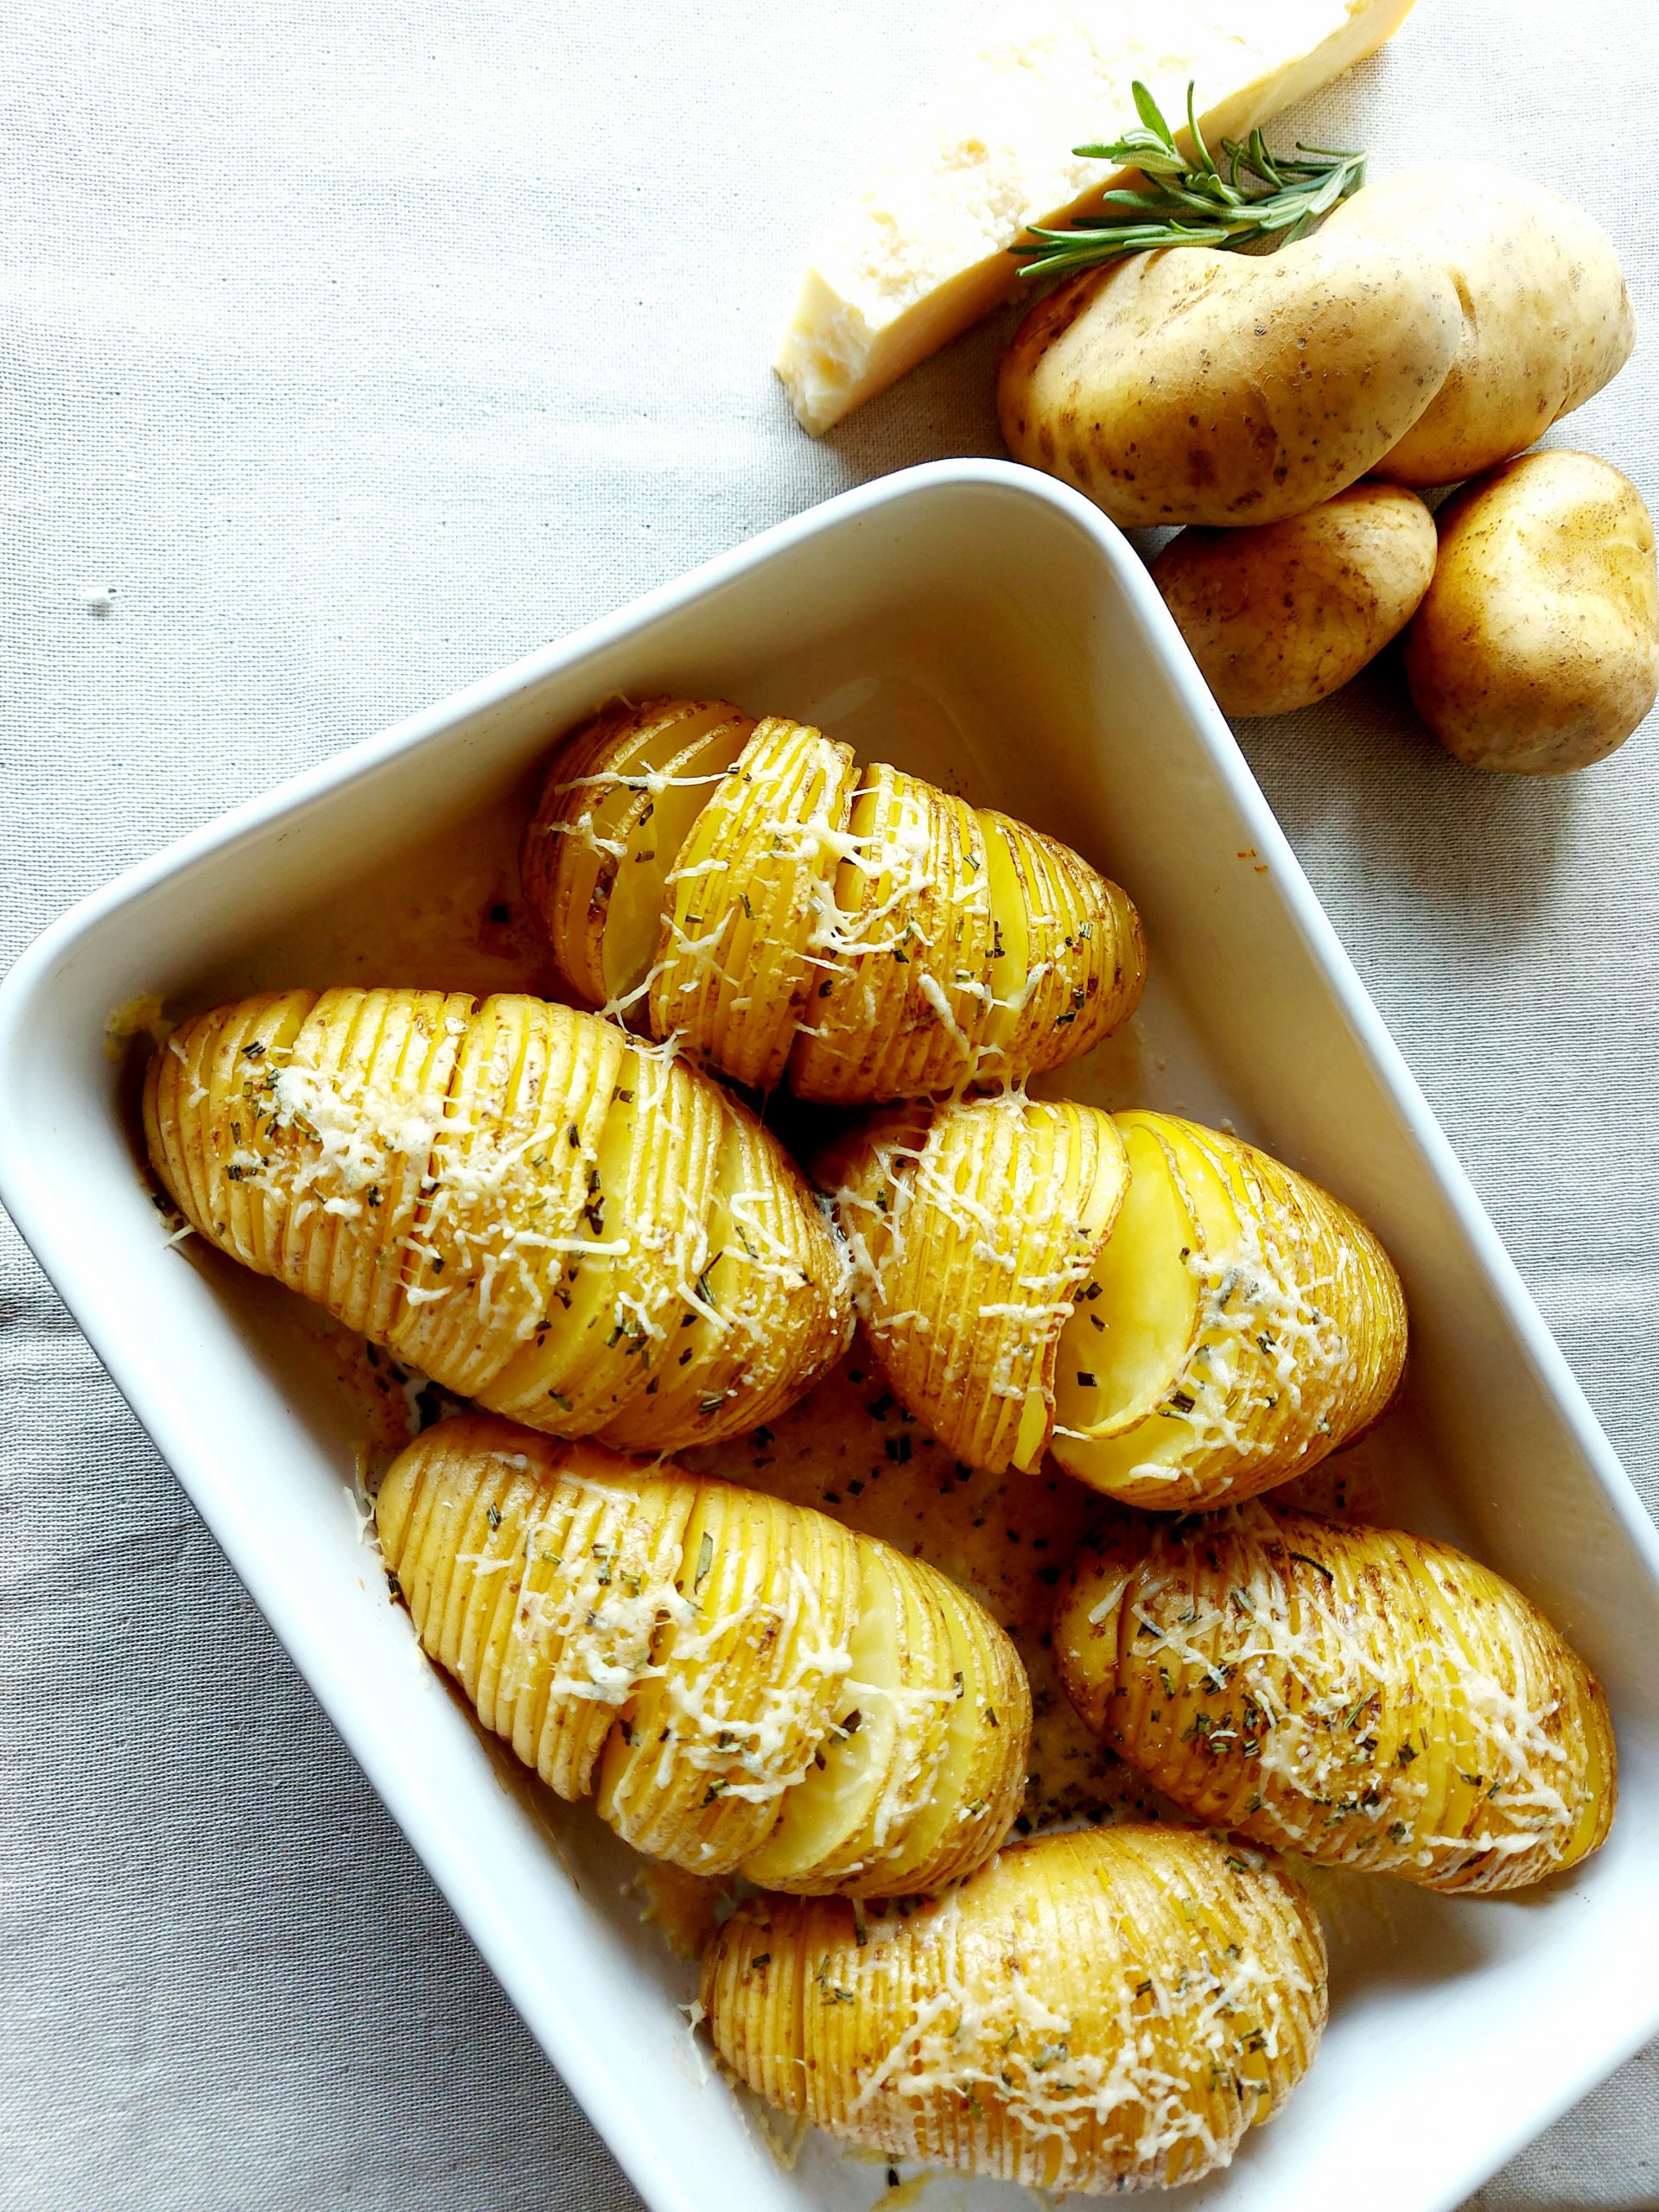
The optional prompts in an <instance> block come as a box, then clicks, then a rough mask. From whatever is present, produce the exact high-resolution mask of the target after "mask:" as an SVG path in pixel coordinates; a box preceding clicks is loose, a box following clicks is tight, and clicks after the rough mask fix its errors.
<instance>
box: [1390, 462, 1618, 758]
mask: <svg viewBox="0 0 1659 2212" xmlns="http://www.w3.org/2000/svg"><path fill="white" fill-rule="evenodd" d="M1439 524H1440V558H1439V561H1438V563H1437V564H1436V567H1435V570H1434V580H1433V583H1432V584H1431V585H1430V586H1429V588H1428V592H1427V595H1426V597H1425V598H1424V600H1423V603H1422V605H1421V607H1419V608H1418V610H1417V613H1416V615H1415V617H1414V620H1413V621H1412V624H1411V626H1410V628H1409V629H1408V631H1407V632H1406V642H1405V663H1406V678H1407V681H1408V683H1409V684H1410V686H1411V696H1412V699H1413V701H1414V703H1415V705H1416V708H1417V711H1418V713H1419V714H1421V716H1422V718H1423V720H1424V721H1426V722H1427V724H1428V726H1429V728H1430V729H1432V730H1433V733H1434V734H1435V736H1436V737H1438V738H1439V740H1440V743H1441V744H1442V745H1443V746H1445V747H1446V751H1447V752H1448V753H1454V754H1455V755H1456V756H1457V758H1458V759H1459V760H1462V761H1464V762H1465V763H1466V764H1467V766H1470V767H1471V768H1498V769H1507V770H1509V771H1510V772H1511V773H1514V774H1517V775H1529V776H1559V775H1564V774H1566V773H1567V772H1568V771H1569V770H1571V769H1574V768H1587V767H1589V766H1592V764H1593V763H1594V762H1596V761H1598V760H1605V758H1606V756H1607V755H1608V754H1609V753H1611V752H1614V751H1615V750H1617V748H1618V747H1619V746H1621V745H1623V743H1624V741H1625V739H1626V738H1627V737H1629V736H1630V734H1631V733H1632V732H1633V731H1634V730H1636V729H1637V728H1639V727H1640V725H1641V724H1642V722H1643V721H1645V720H1646V718H1647V716H1648V715H1649V713H1650V712H1651V710H1652V708H1653V704H1654V701H1655V699H1656V697H1659V581H1656V575H1655V566H1654V535H1653V518H1652V517H1651V516H1650V515H1649V512H1648V510H1647V506H1646V504H1645V503H1644V501H1643V498H1642V495H1641V493H1639V492H1638V491H1637V488H1636V486H1635V485H1633V484H1632V483H1631V482H1630V480H1629V478H1628V477H1625V476H1623V475H1621V474H1620V473H1619V471H1618V469H1616V468H1615V467H1612V466H1611V463H1610V462H1607V461H1599V460H1597V459H1596V457H1595V455H1594V454H1587V453H1566V452H1558V451H1551V452H1547V453H1529V454H1523V455H1522V458H1521V459H1520V460H1519V461H1510V462H1509V463H1508V464H1507V465H1506V466H1505V467H1502V468H1499V469H1496V470H1494V471H1493V473H1492V474H1491V475H1490V476H1484V477H1482V478H1480V479H1479V480H1478V481H1477V482H1475V483H1473V484H1468V485H1465V486H1464V488H1463V490H1462V491H1461V492H1459V493H1455V494H1454V495H1453V496H1452V498H1451V499H1448V500H1447V501H1446V505H1444V506H1443V507H1442V508H1441V509H1440V517H1439Z"/></svg>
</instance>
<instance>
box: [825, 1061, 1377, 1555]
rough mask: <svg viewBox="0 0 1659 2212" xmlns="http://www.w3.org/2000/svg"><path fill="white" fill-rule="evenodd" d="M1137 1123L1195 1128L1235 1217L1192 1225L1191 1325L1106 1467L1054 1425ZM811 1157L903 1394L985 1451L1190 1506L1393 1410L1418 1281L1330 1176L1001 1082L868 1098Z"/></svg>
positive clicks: (1246, 1490) (1172, 1120) (1165, 1134)
mask: <svg viewBox="0 0 1659 2212" xmlns="http://www.w3.org/2000/svg"><path fill="white" fill-rule="evenodd" d="M1135 1123H1145V1124H1151V1125H1154V1127H1155V1128H1156V1129H1157V1130H1158V1131H1160V1133H1161V1137H1162V1138H1167V1139H1169V1140H1171V1141H1173V1143H1174V1144H1176V1145H1178V1146H1181V1147H1189V1146H1190V1147H1192V1148H1194V1149H1195V1150H1196V1151H1197V1153H1198V1154H1199V1155H1201V1159H1202V1160H1204V1161H1206V1162H1208V1163H1209V1165H1210V1167H1211V1169H1212V1171H1213V1173H1214V1175H1215V1177H1216V1178H1217V1180H1218V1182H1219V1183H1220V1184H1222V1185H1225V1186H1226V1188H1227V1191H1228V1192H1229V1193H1230V1205H1231V1207H1232V1209H1233V1213H1234V1218H1233V1219H1232V1220H1231V1222H1230V1224H1224V1225H1223V1236H1224V1243H1221V1244H1219V1245H1218V1246H1217V1247H1215V1248H1212V1247H1211V1246H1210V1245H1209V1244H1208V1243H1206V1242H1205V1241H1204V1240H1203V1239H1202V1237H1198V1243H1197V1246H1196V1249H1197V1258H1196V1259H1193V1255H1192V1254H1191V1253H1189V1252H1187V1251H1185V1250H1184V1251H1183V1252H1182V1254H1181V1259H1182V1262H1188V1261H1189V1260H1190V1259H1191V1260H1192V1265H1193V1273H1194V1276H1195V1281H1197V1283H1198V1289H1197V1290H1196V1292H1195V1300H1194V1306H1195V1314H1194V1334H1193V1336H1192V1338H1191V1340H1190V1341H1189V1342H1188V1343H1187V1344H1185V1346H1184V1347H1183V1348H1182V1354H1181V1357H1179V1359H1173V1360H1172V1363H1171V1367H1170V1370H1169V1373H1168V1376H1167V1395H1166V1397H1165V1398H1164V1399H1163V1401H1162V1402H1161V1403H1160V1404H1157V1405H1153V1404H1148V1406H1147V1409H1146V1413H1145V1417H1144V1419H1137V1420H1136V1421H1135V1422H1134V1423H1133V1424H1132V1425H1130V1426H1129V1427H1127V1428H1126V1429H1125V1430H1124V1431H1123V1437H1124V1440H1125V1441H1126V1442H1127V1443H1128V1445H1129V1446H1131V1447H1132V1448H1131V1449H1130V1450H1129V1451H1128V1452H1127V1453H1126V1454H1124V1455H1123V1456H1122V1458H1121V1459H1120V1458H1119V1457H1118V1455H1116V1454H1114V1455H1112V1456H1113V1459H1114V1464H1113V1465H1112V1466H1111V1467H1110V1469H1109V1470H1107V1469H1105V1468H1103V1466H1102V1465H1101V1464H1100V1461H1099V1459H1097V1458H1096V1455H1094V1454H1092V1453H1091V1452H1089V1451H1088V1449H1087V1447H1086V1446H1083V1445H1081V1444H1079V1443H1077V1441H1075V1440H1069V1439H1068V1438H1067V1437H1065V1436H1064V1435H1063V1434H1062V1433H1060V1428H1061V1425H1060V1422H1059V1421H1058V1418H1057V1393H1058V1392H1059V1391H1063V1390H1064V1388H1065V1383H1064V1376H1063V1374H1062V1372H1061V1370H1060V1361H1061V1360H1062V1358H1063V1357H1064V1356H1065V1343H1066V1341H1067V1330H1068V1327H1069V1325H1070V1324H1071V1319H1072V1317H1073V1314H1074V1313H1076V1312H1077V1308H1078V1301H1079V1298H1080V1296H1086V1293H1085V1285H1086V1284H1087V1282H1088V1281H1089V1277H1090V1271H1091V1269H1092V1268H1093V1267H1094V1264H1095V1262H1096V1260H1097V1258H1098V1257H1099V1256H1100V1255H1101V1253H1102V1251H1103V1249H1104V1248H1105V1247H1106V1246H1107V1244H1108V1243H1109V1236H1110V1235H1111V1233H1112V1231H1113V1229H1114V1224H1115V1222H1116V1217H1117V1211H1118V1202H1119V1200H1120V1199H1121V1196H1122V1189H1123V1182H1122V1179H1123V1177H1124V1175H1125V1173H1126V1160H1125V1154H1124V1148H1123V1141H1122V1131H1123V1130H1124V1129H1125V1128H1128V1127H1129V1126H1130V1125H1132V1124H1135ZM1160 1141H1161V1139H1160ZM812 1172H813V1175H814V1178H815V1179H816V1181H817V1184H818V1186H819V1188H820V1189H821V1190H823V1192H825V1194H826V1195H827V1196H828V1197H829V1198H830V1201H831V1203H832V1205H833V1206H834V1208H835V1211H836V1219H837V1221H838V1222H839V1224H840V1226H841V1228H842V1233H843V1235H844V1236H845V1237H846V1239H847V1242H848V1245H849V1251H850V1254H851V1259H852V1273H853V1283H854V1296H855V1301H856V1303H857V1305H858V1308H859V1312H860V1315H861V1319H862V1320H863V1322H864V1324H865V1326H866V1327H867V1328H868V1331H869V1334H870V1338H871V1342H872V1344H873V1346H874V1350H875V1351H876V1353H877V1356H878V1357H880V1361H881V1363H882V1365H883V1367H884V1369H885V1370H886V1372H887V1378H888V1380H889V1381H890V1382H891V1383H892V1385H893V1390H894V1392H895V1393H896V1395H898V1397H899V1400H900V1401H901V1402H903V1403H904V1404H905V1405H906V1407H907V1408H909V1409H910V1411H911V1412H912V1413H913V1414H916V1415H917V1416H918V1418H919V1419H921V1420H923V1421H925V1422H926V1423H927V1424H928V1426H929V1427H930V1428H931V1430H932V1431H933V1433H935V1435H937V1436H938V1437H940V1438H941V1439H943V1440H944V1442H945V1443H947V1444H948V1445H949V1446H950V1448H951V1449H952V1450H953V1451H954V1452H957V1455H958V1456H959V1457H960V1458H961V1459H963V1460H964V1461H965V1462H966V1463H967V1464H969V1465H971V1466H975V1467H980V1468H983V1469H985V1470H987V1471H991V1472H996V1473H1000V1472H1001V1471H1004V1470H1005V1469H1007V1468H1008V1467H1010V1466H1017V1467H1021V1468H1025V1469H1027V1470H1034V1469H1035V1468H1036V1467H1037V1466H1038V1465H1039V1464H1040V1461H1041V1459H1042V1455H1043V1453H1044V1452H1045V1451H1051V1452H1052V1454H1053V1456H1054V1458H1055V1459H1056V1460H1057V1461H1058V1463H1059V1465H1062V1466H1063V1467H1065V1470H1066V1471H1067V1472H1068V1473H1070V1474H1072V1475H1074V1476H1076V1477H1077V1478H1078V1479H1079V1480H1081V1481H1085V1482H1090V1483H1092V1484H1095V1486H1096V1487H1097V1488H1100V1489H1103V1490H1107V1491H1109V1492H1110V1494H1111V1495H1112V1496H1114V1497H1117V1498H1119V1499H1120V1500H1122V1502H1123V1503H1128V1504H1132V1505H1135V1506H1145V1507H1147V1508H1150V1509H1151V1510H1154V1511H1164V1512H1173V1513H1185V1512H1189V1511H1191V1510H1193V1509H1194V1508H1195V1507H1207V1506H1211V1505H1217V1504H1220V1503H1223V1502H1224V1501H1226V1500H1230V1499H1235V1498H1238V1497H1246V1496H1249V1495H1250V1494H1252V1493H1253V1492H1255V1491H1259V1490H1264V1489H1266V1488H1268V1486H1269V1485H1271V1484H1274V1483H1280V1482H1284V1481H1286V1480H1287V1479H1288V1478H1290V1477H1291V1476H1292V1475H1294V1474H1299V1473H1302V1472H1305V1471H1306V1470H1307V1469H1308V1468H1310V1467H1312V1466H1313V1465H1317V1463H1318V1462H1319V1460H1320V1459H1323V1458H1325V1455H1326V1454H1327V1453H1328V1452H1332V1451H1334V1450H1337V1449H1338V1448H1340V1446H1342V1445H1344V1444H1347V1443H1351V1442H1352V1441H1353V1440H1355V1438H1356V1437H1357V1436H1358V1435H1359V1434H1361V1433H1363V1431H1364V1430H1365V1429H1366V1428H1369V1427H1370V1426H1371V1424H1372V1423H1373V1422H1374V1421H1377V1420H1379V1419H1380V1418H1381V1417H1382V1414H1383V1412H1384V1411H1385V1410H1386V1408H1387V1406H1388V1404H1389V1400H1390V1399H1391V1398H1392V1396H1393V1395H1394V1392H1395V1388H1396V1387H1397V1385H1398V1383H1399V1380H1400V1376H1401V1373H1402V1368H1403V1365H1404V1362H1405V1356H1406V1342H1407V1320H1406V1310H1405V1300H1404V1295H1403V1293H1402V1289H1401V1286H1400V1281H1399V1278H1398V1276H1397V1275H1396V1274H1395V1270H1394V1268H1393V1266H1392V1264H1391V1262H1389V1258H1388V1255H1387V1254H1386V1253H1385V1252H1384V1251H1383V1248H1382V1246H1381V1245H1380V1244H1379V1243H1377V1241H1376V1238H1375V1237H1374V1236H1372V1234H1371V1232H1370V1230H1369V1229H1367V1228H1366V1226H1365V1224H1363V1222H1361V1221H1360V1220H1359V1219H1358V1217H1357V1216H1356V1215H1355V1214H1353V1213H1352V1212H1351V1211H1350V1210H1349V1209H1348V1208H1347V1207H1346V1206H1344V1205H1342V1204H1341V1202H1340V1201H1339V1200H1338V1199H1336V1198H1332V1196H1331V1194H1330V1193H1329V1192H1325V1191H1322V1190H1320V1189H1319V1187H1318V1185H1315V1184H1313V1183H1311V1182H1309V1181H1308V1180H1307V1179H1306V1177H1305V1176H1301V1175H1298V1174H1297V1173H1295V1172H1294V1170H1293V1169H1290V1168H1287V1167H1285V1166H1281V1164H1280V1163H1279V1162H1278V1161H1277V1160H1272V1159H1271V1158H1269V1157H1268V1154H1265V1153H1262V1152H1259V1151H1257V1150H1256V1149H1255V1147H1254V1146H1251V1145H1247V1144H1245V1143H1243V1141H1241V1140H1239V1139H1238V1138H1236V1137H1232V1136H1228V1135H1223V1134H1222V1133H1221V1132H1220V1131H1217V1130H1213V1129H1202V1128H1198V1126H1197V1125H1196V1124H1194V1123H1192V1122H1182V1121H1180V1120H1179V1119H1177V1118H1176V1117H1175V1116H1171V1115H1157V1114H1151V1113H1147V1112H1139V1111H1136V1112H1129V1113H1126V1114H1123V1115H1120V1116H1111V1115H1109V1114H1106V1113H1104V1112H1103V1111H1102V1110H1101V1109H1099V1108H1097V1107H1090V1106H1080V1105H1076V1104H1072V1103H1065V1102H1061V1101H1058V1100H1035V1099H1031V1098H1028V1097H1027V1096H1024V1095H1023V1094H1022V1093H1018V1092H1012V1093H1002V1094H998V1095H995V1096H987V1097H978V1098H965V1099H958V1100H955V1101H951V1102H950V1103H944V1104H941V1105H938V1106H931V1107H923V1106H919V1105H918V1106H916V1107H912V1108H911V1109H905V1110H902V1111H900V1110H893V1111H890V1112H889V1113H887V1114H885V1115H876V1116H871V1117H869V1118H868V1119H867V1120H866V1121H864V1122H860V1123H855V1125H854V1127H853V1128H851V1129H849V1130H848V1131H847V1132H846V1133H845V1134H844V1135H842V1137H841V1138H840V1139H839V1140H838V1141H836V1143H835V1144H833V1145H832V1146H830V1147H829V1148H828V1149H827V1150H826V1151H825V1152H824V1153H823V1154H821V1155H820V1156H819V1158H818V1159H817V1160H816V1161H815V1162H814V1165H813V1171H812ZM1194 1235H1195V1237H1197V1236H1198V1231H1197V1230H1196V1227H1195V1229H1194ZM1095 1310H1096V1309H1095V1308H1094V1307H1092V1306H1091V1307H1090V1311H1095ZM1097 1310H1098V1312H1099V1313H1100V1315H1101V1316H1102V1318H1103V1319H1108V1318H1109V1309H1108V1307H1107V1306H1100V1307H1099V1308H1098V1309H1097Z"/></svg>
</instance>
